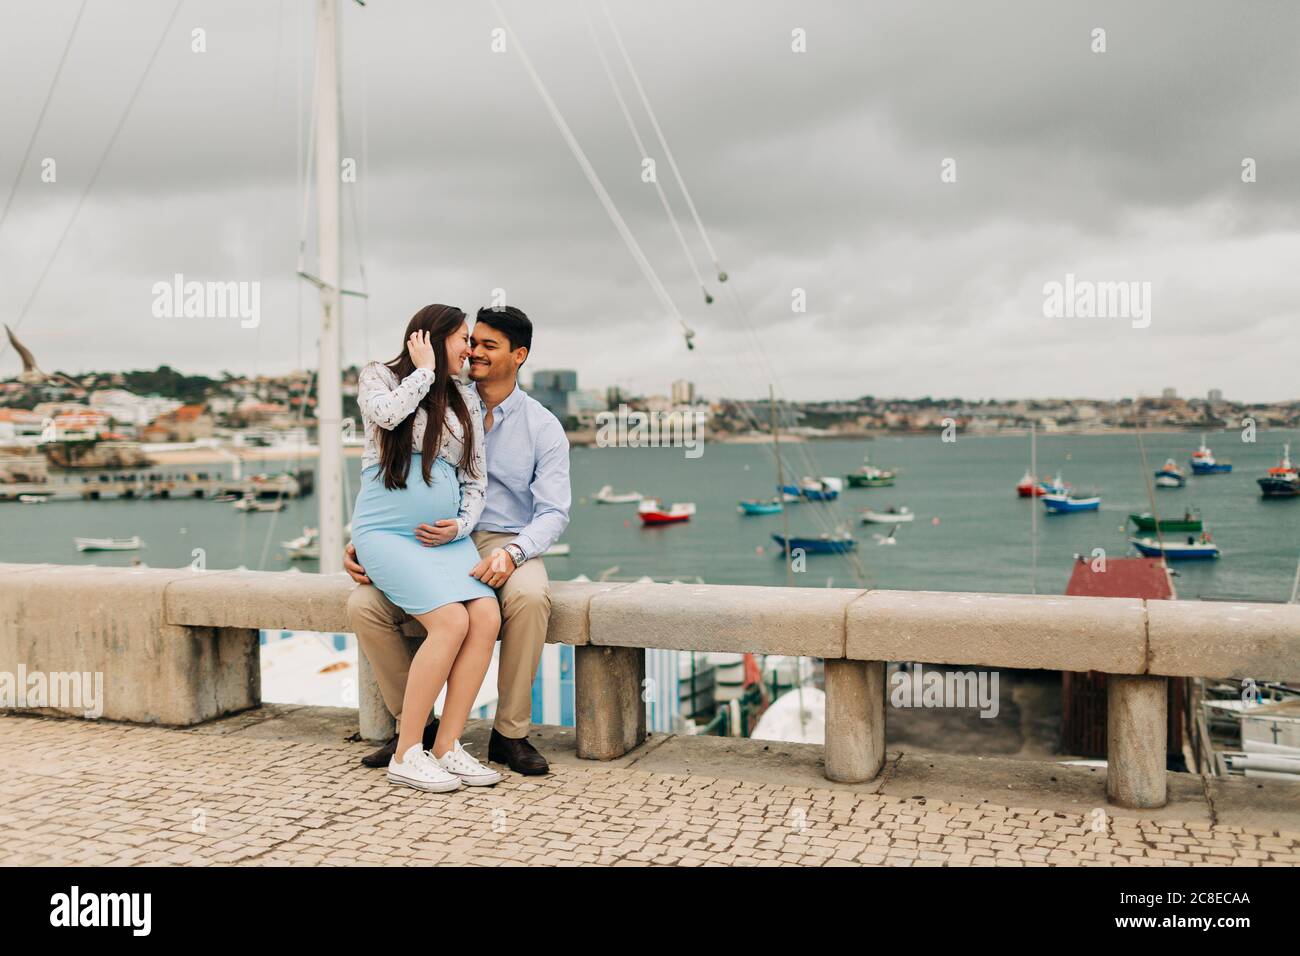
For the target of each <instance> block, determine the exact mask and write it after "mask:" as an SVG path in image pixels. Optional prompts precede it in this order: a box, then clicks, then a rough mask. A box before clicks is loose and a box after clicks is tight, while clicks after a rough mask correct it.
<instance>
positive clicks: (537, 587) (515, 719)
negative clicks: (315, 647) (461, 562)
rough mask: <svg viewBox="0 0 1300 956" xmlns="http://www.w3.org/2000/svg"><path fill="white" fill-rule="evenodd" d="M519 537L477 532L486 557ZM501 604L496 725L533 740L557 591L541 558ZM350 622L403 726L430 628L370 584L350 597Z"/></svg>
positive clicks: (519, 571)
mask: <svg viewBox="0 0 1300 956" xmlns="http://www.w3.org/2000/svg"><path fill="white" fill-rule="evenodd" d="M514 537H515V536H514V535H512V534H507V533H505V532H499V531H475V532H474V533H473V538H474V544H475V545H476V546H477V547H478V553H479V555H480V557H487V556H488V554H489V553H491V551H492V549H493V548H498V547H501V546H502V545H504V544H508V543H509V542H510V541H512V540H513V539H514ZM497 597H498V598H499V599H500V601H501V655H500V660H499V661H498V663H497V713H496V720H495V721H494V723H493V726H494V727H495V728H496V730H497V732H498V733H500V734H501V735H502V736H503V737H512V738H515V739H518V738H520V737H527V736H528V727H529V725H530V723H531V717H532V712H533V678H534V677H535V676H536V675H537V663H538V661H540V660H541V657H542V645H543V644H545V643H546V625H547V622H548V621H549V620H550V616H551V587H550V580H549V579H548V578H547V576H546V565H544V564H542V560H541V558H532V559H530V560H528V561H525V562H524V563H523V564H521V565H520V566H519V567H518V568H516V569H515V572H514V574H512V575H510V580H509V581H507V582H506V583H505V586H504V587H502V588H501V589H500V590H499V591H498V592H497ZM348 619H349V620H350V621H351V623H352V630H353V631H354V632H355V633H356V635H357V643H359V644H360V645H361V650H362V651H363V652H364V653H365V655H366V659H367V660H369V661H370V667H371V669H372V670H373V671H374V672H375V679H376V681H378V683H379V692H380V693H381V694H383V697H384V704H385V705H386V706H387V707H388V710H389V712H390V713H391V714H392V715H393V718H394V719H395V720H397V721H398V722H399V723H400V722H401V719H402V697H403V696H404V695H405V694H406V677H407V674H408V673H410V670H411V659H412V658H413V657H414V656H415V652H416V650H417V649H418V648H419V646H420V641H422V640H423V639H424V633H425V632H424V626H423V625H421V624H420V622H419V621H417V620H415V619H414V618H413V617H411V616H410V615H409V614H407V613H406V612H405V611H403V610H402V609H401V608H400V607H398V606H397V605H396V604H394V603H393V602H392V601H390V600H388V598H387V597H386V596H385V595H384V593H383V592H382V591H380V590H379V588H377V587H374V586H373V585H369V584H362V585H359V586H358V587H357V588H356V589H355V590H354V591H353V592H352V594H351V595H350V596H349V597H348Z"/></svg>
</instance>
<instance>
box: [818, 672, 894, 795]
mask: <svg viewBox="0 0 1300 956" xmlns="http://www.w3.org/2000/svg"><path fill="white" fill-rule="evenodd" d="M884 762H885V663H884V661H849V660H828V661H826V779H827V780H834V781H836V782H837V783H861V782H863V781H865V780H870V779H871V778H872V777H874V776H875V775H876V774H878V773H880V768H881V766H882V765H883V764H884Z"/></svg>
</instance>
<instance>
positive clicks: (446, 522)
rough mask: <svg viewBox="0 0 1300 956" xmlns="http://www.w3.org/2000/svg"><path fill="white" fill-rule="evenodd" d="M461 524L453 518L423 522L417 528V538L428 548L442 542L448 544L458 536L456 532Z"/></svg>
mask: <svg viewBox="0 0 1300 956" xmlns="http://www.w3.org/2000/svg"><path fill="white" fill-rule="evenodd" d="M459 530H460V526H459V525H458V524H457V523H456V521H455V519H453V518H443V519H442V520H441V521H435V522H434V523H433V524H422V525H420V526H419V527H418V528H416V529H415V540H417V541H419V542H420V544H422V545H424V546H425V547H426V548H433V547H436V546H438V545H440V544H446V543H447V542H448V541H453V540H455V538H456V532H457V531H459Z"/></svg>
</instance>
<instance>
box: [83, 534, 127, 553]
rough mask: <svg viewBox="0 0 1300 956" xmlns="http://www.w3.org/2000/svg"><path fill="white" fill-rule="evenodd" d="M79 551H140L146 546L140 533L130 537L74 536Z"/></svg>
mask: <svg viewBox="0 0 1300 956" xmlns="http://www.w3.org/2000/svg"><path fill="white" fill-rule="evenodd" d="M72 541H73V543H74V544H75V545H76V546H77V550H78V551H139V550H140V549H141V548H143V547H144V542H143V541H141V540H140V536H139V535H138V534H134V535H132V536H131V537H129V538H73V539H72Z"/></svg>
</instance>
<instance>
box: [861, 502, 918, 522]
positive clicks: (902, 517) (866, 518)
mask: <svg viewBox="0 0 1300 956" xmlns="http://www.w3.org/2000/svg"><path fill="white" fill-rule="evenodd" d="M915 518H916V515H914V514H912V509H911V508H908V507H906V506H905V505H904V506H900V507H898V508H889V509H887V510H885V511H872V510H871V509H870V508H868V509H866V510H865V511H863V512H862V523H863V524H907V522H909V521H912V520H914V519H915Z"/></svg>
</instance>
